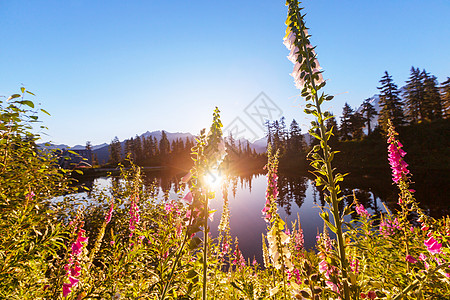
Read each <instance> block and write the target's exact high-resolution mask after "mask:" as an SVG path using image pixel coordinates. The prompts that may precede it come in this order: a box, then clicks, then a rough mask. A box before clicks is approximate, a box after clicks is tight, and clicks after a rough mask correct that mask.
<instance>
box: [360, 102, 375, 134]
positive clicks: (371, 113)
mask: <svg viewBox="0 0 450 300" xmlns="http://www.w3.org/2000/svg"><path fill="white" fill-rule="evenodd" d="M362 113H363V120H364V123H365V124H367V134H368V135H369V134H370V133H371V132H372V128H371V127H370V126H371V125H370V123H371V120H372V119H373V117H375V116H376V115H378V113H377V111H376V110H375V107H374V106H373V105H372V104H371V103H370V98H367V99H366V100H364V102H363V104H362Z"/></svg>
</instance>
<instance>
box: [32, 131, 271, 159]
mask: <svg viewBox="0 0 450 300" xmlns="http://www.w3.org/2000/svg"><path fill="white" fill-rule="evenodd" d="M165 133H166V135H167V139H168V140H169V142H171V143H172V142H173V141H175V140H177V139H182V140H183V141H185V140H186V138H189V139H191V140H194V139H195V137H196V136H194V135H193V134H191V133H189V132H168V131H165ZM150 136H151V137H153V138H156V139H157V140H158V141H160V140H161V137H162V130H156V131H151V132H150V131H147V132H145V133H143V134H141V135H139V137H140V138H141V139H142V138H148V137H150ZM130 138H131V137H130ZM240 142H241V145H242V146H244V145H246V144H247V140H246V139H240ZM120 144H121V146H122V152H123V151H124V149H125V141H121V143H120ZM38 145H39V146H40V147H42V148H45V149H52V150H53V149H61V150H64V149H72V150H82V149H85V148H86V146H83V145H75V146H73V147H70V146H69V145H66V144H58V145H56V144H51V143H50V144H49V143H40V144H38ZM250 148H251V149H255V151H256V153H264V152H266V148H267V141H266V138H265V137H264V138H261V139H259V140H256V141H255V142H253V143H250ZM92 152H93V154H94V156H96V157H97V160H98V162H99V164H106V163H107V162H108V160H109V144H107V143H103V144H100V145H93V146H92Z"/></svg>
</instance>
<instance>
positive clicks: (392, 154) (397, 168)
mask: <svg viewBox="0 0 450 300" xmlns="http://www.w3.org/2000/svg"><path fill="white" fill-rule="evenodd" d="M395 134H396V132H395V131H394V129H393V127H392V129H391V132H390V135H389V139H388V142H389V143H390V144H389V146H388V160H389V164H390V165H391V169H392V180H393V181H394V182H395V183H398V182H399V181H400V180H401V179H402V178H403V176H404V175H407V174H409V170H408V169H407V168H408V164H407V163H406V162H405V161H404V160H403V157H404V156H405V155H406V152H405V151H404V150H403V149H401V148H402V147H403V145H402V143H400V141H398V140H396V139H395Z"/></svg>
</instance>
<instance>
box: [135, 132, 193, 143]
mask: <svg viewBox="0 0 450 300" xmlns="http://www.w3.org/2000/svg"><path fill="white" fill-rule="evenodd" d="M164 132H165V133H166V135H167V139H168V140H169V142H171V143H172V142H173V141H174V140H176V139H180V138H181V139H182V140H183V141H185V140H186V138H189V139H191V140H193V139H194V138H195V136H194V135H193V134H191V133H189V132H168V131H165V130H164ZM149 136H151V137H153V138H156V139H157V140H158V141H160V140H161V137H162V130H157V131H152V132H150V131H147V132H145V133H143V134H141V135H140V138H141V139H142V138H144V137H145V138H147V137H149Z"/></svg>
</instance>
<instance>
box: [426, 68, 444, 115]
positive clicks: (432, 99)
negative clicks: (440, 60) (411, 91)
mask: <svg viewBox="0 0 450 300" xmlns="http://www.w3.org/2000/svg"><path fill="white" fill-rule="evenodd" d="M422 78H423V85H424V91H423V104H424V107H425V109H424V114H425V117H426V119H427V121H433V120H437V119H441V118H442V104H441V95H440V93H439V88H438V82H437V80H436V76H433V75H430V74H429V73H427V72H426V71H425V70H423V71H422Z"/></svg>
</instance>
